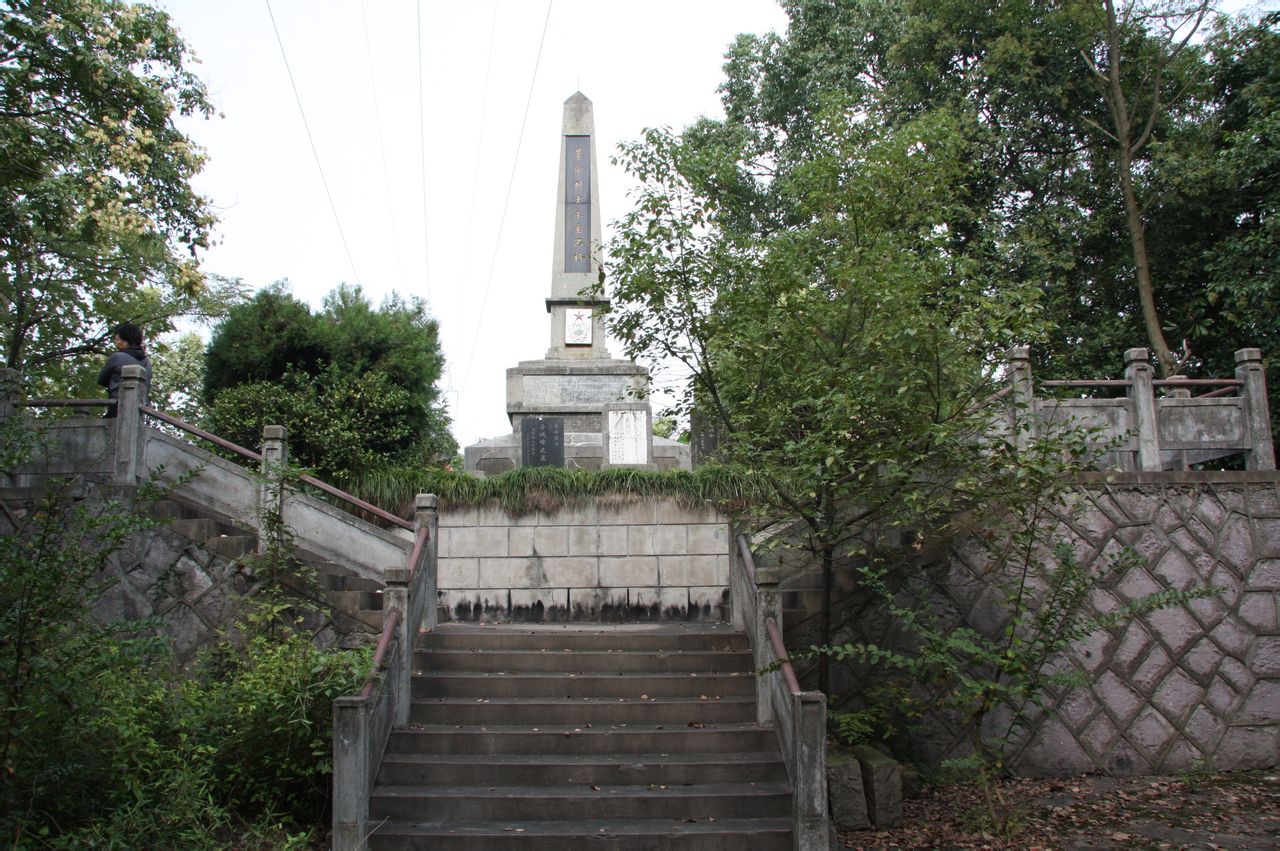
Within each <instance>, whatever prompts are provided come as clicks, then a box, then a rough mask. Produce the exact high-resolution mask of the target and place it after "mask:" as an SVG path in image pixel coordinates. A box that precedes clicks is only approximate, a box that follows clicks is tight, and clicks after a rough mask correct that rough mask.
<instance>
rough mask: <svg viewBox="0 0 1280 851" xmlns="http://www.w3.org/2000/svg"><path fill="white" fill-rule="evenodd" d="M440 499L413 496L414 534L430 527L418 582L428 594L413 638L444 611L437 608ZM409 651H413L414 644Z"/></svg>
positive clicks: (433, 624)
mask: <svg viewBox="0 0 1280 851" xmlns="http://www.w3.org/2000/svg"><path fill="white" fill-rule="evenodd" d="M439 504H440V500H439V498H438V497H437V496H436V495H435V494H433V493H420V494H417V495H416V496H414V498H413V508H414V511H413V524H414V534H415V535H416V534H417V533H418V532H419V530H422V529H426V530H427V546H426V553H425V554H424V555H425V557H424V558H423V561H422V564H421V565H420V567H419V568H418V569H420V570H425V571H426V572H427V573H426V575H425V576H423V577H422V580H421V581H419V582H418V583H417V584H418V593H419V594H423V595H425V596H426V599H425V600H423V601H422V606H421V609H422V623H420V624H414V625H413V630H412V631H411V632H410V633H409V638H410V640H412V639H413V638H414V637H415V636H416V635H417V632H418V629H419V628H420V627H426V628H427V629H432V628H434V627H435V626H436V624H437V623H439V621H440V613H439V611H438V610H437V608H438V600H437V599H436V579H437V576H436V573H437V570H438V566H439V564H440V561H439V557H440V540H439V534H440V511H439ZM408 652H412V645H410V647H409V650H408Z"/></svg>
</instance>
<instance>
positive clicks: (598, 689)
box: [413, 671, 755, 699]
mask: <svg viewBox="0 0 1280 851" xmlns="http://www.w3.org/2000/svg"><path fill="white" fill-rule="evenodd" d="M694 692H696V693H697V694H698V696H699V697H701V696H702V695H704V694H705V695H707V696H709V697H711V698H713V699H714V698H717V697H719V698H721V699H724V698H728V697H753V696H754V695H755V674H754V673H753V672H751V671H732V672H730V673H725V674H715V673H705V672H704V673H697V672H687V673H682V674H665V673H647V674H635V675H633V676H625V675H623V674H621V673H618V672H616V671H608V672H600V671H597V672H592V673H581V674H574V675H571V676H569V675H565V674H563V673H558V672H552V673H536V672H535V673H506V672H504V673H496V672H492V671H491V672H487V673H485V672H480V673H471V672H470V671H420V672H416V673H415V675H414V678H413V696H414V697H417V698H427V697H517V696H519V697H565V698H577V697H614V698H618V697H640V695H642V694H643V695H648V696H649V697H677V696H679V695H689V694H693V693H694Z"/></svg>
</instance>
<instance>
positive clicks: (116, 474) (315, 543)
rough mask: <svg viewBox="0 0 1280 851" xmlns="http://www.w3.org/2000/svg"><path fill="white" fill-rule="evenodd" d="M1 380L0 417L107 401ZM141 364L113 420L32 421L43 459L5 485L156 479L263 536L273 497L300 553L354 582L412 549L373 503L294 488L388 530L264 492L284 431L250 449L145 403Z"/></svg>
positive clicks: (397, 522)
mask: <svg viewBox="0 0 1280 851" xmlns="http://www.w3.org/2000/svg"><path fill="white" fill-rule="evenodd" d="M4 372H5V373H6V374H5V375H3V376H0V383H2V384H3V386H4V388H5V389H6V390H7V391H8V392H7V393H6V395H5V396H4V397H3V399H0V414H4V412H8V413H9V414H11V415H12V414H17V412H18V411H19V410H20V409H22V408H45V409H48V408H72V409H75V410H78V411H90V412H96V411H99V410H102V409H104V408H106V407H108V406H109V405H110V403H109V402H108V401H107V400H105V399H22V398H21V397H20V396H18V395H16V394H15V393H14V390H15V388H16V387H17V384H18V382H17V379H16V376H15V375H13V374H12V372H11V371H9V370H5V371H4ZM142 376H143V372H142V368H141V367H137V366H126V367H124V369H123V370H122V379H121V382H120V389H119V395H118V399H117V402H116V416H115V417H114V418H110V419H103V418H101V417H97V416H76V417H68V418H65V419H60V420H51V421H35V424H36V425H37V430H38V434H39V438H40V439H39V441H38V445H39V446H40V453H41V457H39V458H36V459H34V460H33V461H32V462H31V463H29V464H26V465H23V466H21V467H18V468H15V469H13V470H6V471H5V472H6V474H7V476H8V478H9V479H10V482H9V483H10V484H13V485H26V484H39V479H40V478H42V477H44V476H48V475H55V476H65V475H79V476H85V477H87V478H89V479H93V480H96V481H100V482H102V483H104V484H113V485H115V486H118V487H135V486H137V485H139V484H141V483H142V482H143V481H144V479H146V478H147V477H150V476H152V475H158V476H159V481H161V482H162V483H165V484H168V485H171V486H172V489H171V491H170V494H171V496H172V497H173V498H175V499H179V500H182V501H185V502H188V503H190V504H192V505H195V506H197V507H199V508H200V509H201V510H204V511H207V512H209V513H210V514H213V515H216V516H219V517H221V518H223V519H225V520H227V521H229V522H232V523H234V524H236V525H239V526H242V527H244V528H247V529H252V530H255V531H258V532H260V531H261V526H262V522H263V516H264V509H265V508H266V502H265V501H266V500H267V499H279V500H282V502H281V503H280V505H279V509H280V518H281V521H282V523H283V525H284V526H286V527H287V528H288V529H289V532H290V534H291V536H292V540H293V543H294V544H295V545H296V546H297V547H298V548H300V549H302V550H305V551H306V552H308V553H310V554H312V555H314V556H316V557H318V558H321V559H324V560H326V561H332V562H336V563H339V564H342V565H344V566H346V567H348V568H350V569H351V570H352V571H353V572H354V573H356V574H357V575H359V576H362V577H365V578H369V579H378V580H381V579H383V577H384V575H385V574H386V573H387V571H388V570H393V569H396V568H398V567H401V566H403V565H404V560H405V556H406V554H407V553H408V552H409V549H410V547H412V545H413V538H412V534H411V533H412V531H413V524H412V523H410V522H409V521H407V520H404V519H402V518H400V517H396V516H395V515H393V514H390V513H388V512H386V511H383V510H382V509H380V508H378V507H376V506H373V505H370V504H369V503H367V502H364V501H363V500H360V499H358V498H356V497H354V496H352V495H351V494H347V493H344V492H343V491H340V490H338V489H337V488H334V487H332V486H331V485H327V484H325V483H323V482H319V481H317V480H315V479H313V478H312V477H310V476H302V477H301V484H304V485H309V486H312V487H317V488H318V489H319V490H321V491H322V492H324V493H326V494H328V495H329V496H330V497H331V498H332V499H334V500H335V501H336V502H338V503H346V504H348V505H349V506H350V507H351V508H352V509H353V510H355V511H358V512H360V513H361V514H363V515H365V516H374V517H376V518H378V519H379V520H380V521H382V522H383V523H385V524H386V525H387V526H388V527H389V528H382V527H380V526H377V525H374V524H373V523H371V522H369V521H367V520H365V519H363V517H361V516H357V515H356V514H353V513H351V512H349V511H344V510H343V509H341V508H339V507H338V506H337V505H335V504H332V503H330V502H325V501H323V500H321V499H317V498H315V497H313V496H311V495H310V494H307V493H304V492H302V491H301V490H299V489H298V488H297V487H292V486H287V487H285V488H284V489H283V490H281V489H279V488H274V487H269V483H270V482H271V481H272V480H273V479H277V478H278V477H279V476H280V475H281V467H282V465H283V463H284V462H285V461H287V459H288V446H287V444H286V438H287V433H286V431H285V429H284V428H283V427H282V426H274V425H269V426H266V427H264V428H263V443H262V450H261V451H259V452H254V451H253V450H250V449H246V448H244V447H242V446H237V445H236V444H234V443H231V442H230V441H227V440H224V439H222V438H220V437H218V436H217V435H213V434H209V433H208V432H205V431H203V430H201V429H199V428H197V427H195V426H192V425H190V424H188V423H184V422H182V421H181V420H178V419H175V418H174V417H170V416H168V415H167V414H164V413H162V412H160V411H157V410H155V409H154V408H150V407H147V406H146V405H143V404H142V402H143V394H144V387H143V380H142ZM149 420H154V421H158V422H162V423H164V424H165V425H166V426H169V427H170V428H171V429H172V430H176V431H178V432H184V433H186V434H190V435H191V436H192V437H195V438H198V439H200V440H205V441H208V442H211V443H214V444H215V445H217V446H219V447H221V448H223V449H225V450H227V451H229V452H231V453H233V454H235V455H238V456H239V457H240V458H242V459H243V460H244V461H247V462H249V463H250V464H252V465H253V467H252V468H246V467H244V466H241V464H237V463H235V462H233V461H228V460H227V459H225V458H223V457H220V456H218V455H215V454H213V453H212V452H209V451H207V450H205V449H202V448H201V447H199V446H196V445H195V444H193V443H191V442H189V441H187V440H183V439H182V438H181V437H178V436H175V435H174V434H171V433H167V432H165V431H162V430H160V429H158V428H153V427H151V426H149V425H148V421H149Z"/></svg>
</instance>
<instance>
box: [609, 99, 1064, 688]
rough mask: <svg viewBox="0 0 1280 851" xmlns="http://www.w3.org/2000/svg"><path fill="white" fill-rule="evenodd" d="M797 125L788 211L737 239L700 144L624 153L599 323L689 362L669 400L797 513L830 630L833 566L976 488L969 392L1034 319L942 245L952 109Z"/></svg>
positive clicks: (954, 162)
mask: <svg viewBox="0 0 1280 851" xmlns="http://www.w3.org/2000/svg"><path fill="white" fill-rule="evenodd" d="M814 132H815V138H816V139H820V140H821V150H820V152H819V153H818V154H816V155H814V156H813V157H811V158H810V160H809V161H808V162H806V163H803V164H801V165H798V166H797V167H795V168H794V169H791V170H790V171H789V173H788V174H787V175H786V177H785V178H780V183H781V185H780V186H779V187H777V190H776V191H777V195H778V197H779V198H781V199H782V200H783V202H784V203H785V205H786V206H787V207H788V209H789V210H791V214H792V217H793V222H794V223H793V224H792V225H790V226H789V227H787V228H785V229H779V230H777V231H775V232H772V233H767V234H758V235H755V236H745V235H742V234H734V233H731V232H729V231H727V230H726V229H725V228H724V227H723V226H722V225H721V223H720V220H719V217H718V212H719V210H718V207H717V205H716V204H715V203H714V202H713V201H712V200H711V199H709V198H708V197H706V195H704V194H702V193H700V192H698V191H697V189H696V188H695V186H694V183H693V180H692V179H691V178H690V177H689V174H688V171H691V170H692V171H695V172H696V171H698V170H699V169H701V168H702V167H703V166H705V165H706V151H705V149H695V148H693V146H690V145H688V144H687V143H686V142H685V141H684V140H682V139H681V138H679V137H676V136H674V135H673V134H671V133H669V132H666V131H649V132H648V133H647V134H646V137H645V139H644V140H643V141H642V142H638V143H634V144H630V145H627V146H624V148H623V152H622V154H621V156H620V160H621V161H622V163H623V164H624V165H625V166H626V167H627V169H628V171H630V172H631V173H632V174H633V175H635V176H636V178H638V179H639V181H640V182H641V186H640V189H639V190H638V191H637V192H636V194H635V196H634V198H635V208H634V209H633V211H632V212H631V213H629V214H628V215H627V216H626V217H624V218H623V220H622V221H621V222H620V223H619V224H620V229H619V235H618V237H617V238H616V239H615V241H614V243H613V244H612V246H611V249H610V256H611V257H612V258H614V259H613V268H612V270H611V272H612V281H613V287H612V298H613V305H614V307H613V310H612V312H611V314H610V319H609V323H610V329H611V331H612V333H614V334H615V335H616V336H617V337H618V338H619V339H620V340H621V341H622V343H623V345H624V348H625V349H626V351H627V354H628V355H629V356H630V357H633V358H645V359H648V360H649V361H651V362H652V365H653V366H652V368H653V369H654V370H655V371H657V370H660V369H661V368H662V367H663V366H664V365H665V364H670V363H672V362H675V363H678V364H680V365H681V366H682V367H683V368H684V369H685V370H686V371H687V374H688V377H689V383H688V386H687V389H686V391H685V393H684V395H683V397H682V398H681V399H680V400H679V402H678V404H677V408H678V409H680V410H681V412H683V411H685V410H688V409H689V408H690V407H692V406H694V405H698V406H701V407H704V408H705V409H708V410H709V411H710V412H711V413H712V414H713V415H714V416H716V417H718V418H719V419H720V420H721V422H722V423H723V425H724V427H725V429H726V431H727V432H728V435H729V436H728V438H727V439H726V441H725V443H724V444H723V446H722V451H723V452H724V453H725V458H726V460H727V462H728V463H730V464H736V465H741V466H743V467H746V468H749V469H751V470H754V471H756V474H757V475H760V476H763V477H765V478H766V479H767V480H768V481H769V484H770V486H771V493H772V497H771V505H770V506H769V509H770V510H771V511H772V512H773V514H772V516H773V517H774V518H775V519H777V518H781V517H798V518H799V519H800V520H801V521H802V522H803V524H804V527H805V533H806V537H807V540H808V544H807V548H808V549H809V550H810V551H811V552H812V554H813V555H814V557H815V558H816V559H817V561H818V563H819V565H820V567H821V571H822V577H823V598H824V605H823V607H822V615H821V616H822V621H821V625H820V641H822V642H823V643H829V641H830V638H831V635H832V620H831V617H832V611H831V600H832V592H833V582H834V577H835V574H836V571H837V569H838V568H840V567H847V566H848V563H849V560H850V559H878V558H879V557H880V554H882V553H883V552H885V551H886V550H892V549H894V548H896V547H897V546H898V545H899V544H900V542H901V538H902V536H903V534H906V533H909V534H911V535H917V534H918V535H932V534H934V533H935V532H937V530H938V529H939V528H945V526H946V524H947V523H948V519H947V518H948V517H949V516H950V515H951V514H952V513H953V512H955V511H958V510H960V508H961V507H962V506H972V505H973V504H974V503H975V501H977V500H981V499H992V498H994V497H993V494H994V488H995V486H994V485H993V484H992V481H993V478H994V477H995V476H996V475H997V474H999V475H1001V476H1003V474H1004V473H1003V468H1001V467H1000V465H993V464H992V462H991V460H990V457H989V454H988V453H987V452H986V450H985V449H984V446H983V441H982V440H981V439H980V437H981V436H982V435H985V434H988V433H989V432H990V431H991V430H992V426H993V422H994V419H995V418H996V417H997V416H998V414H997V412H996V409H995V408H993V407H990V406H984V405H983V404H981V402H982V400H983V399H985V398H986V397H987V396H988V395H989V394H990V393H991V392H992V391H993V389H994V381H995V373H994V370H993V366H994V364H996V363H997V362H998V359H999V353H1000V352H1001V351H1002V350H1003V349H1004V348H1005V347H1007V346H1008V345H1009V344H1011V343H1013V342H1015V341H1021V340H1026V339H1028V338H1030V337H1033V336H1034V335H1035V334H1036V333H1037V330H1038V327H1039V326H1038V318H1037V315H1036V311H1035V307H1034V296H1035V293H1034V290H1033V288H1024V289H1023V291H1022V298H1019V297H1017V294H1016V293H1014V292H1013V291H1011V290H1005V291H1001V292H999V293H994V292H992V291H991V290H990V289H989V288H987V287H986V286H985V285H984V283H983V282H982V281H981V280H980V279H977V278H975V277H973V276H971V275H970V274H969V269H968V268H967V264H966V263H965V262H963V260H962V259H957V258H956V257H954V256H953V255H952V254H951V252H950V251H949V245H950V242H951V233H950V230H949V228H948V226H947V222H948V217H949V215H950V214H951V212H952V206H953V205H954V204H955V203H957V199H958V198H959V197H960V196H961V195H962V193H963V188H964V187H965V185H966V183H967V181H968V180H969V176H970V175H969V171H970V169H971V167H972V164H971V163H969V162H967V161H966V159H965V158H964V156H963V154H964V152H965V150H966V147H965V145H963V144H962V143H961V142H960V140H959V137H958V133H959V128H958V127H957V126H956V124H955V123H954V122H949V121H948V120H947V119H946V117H945V116H941V115H936V114H935V115H929V116H925V117H922V118H921V119H919V120H918V121H916V122H912V123H909V124H907V125H904V126H903V127H901V128H898V129H896V130H891V129H890V128H887V127H885V126H884V125H883V124H881V123H879V122H877V121H876V120H875V119H874V118H871V117H868V116H862V115H859V114H858V113H857V111H856V110H852V109H851V108H850V106H849V104H848V103H842V102H839V101H837V100H833V101H832V102H830V103H829V104H828V105H827V106H826V107H825V108H824V109H823V111H822V112H820V113H819V114H818V115H817V116H815V119H814ZM1010 481H1012V480H1010ZM1005 486H1010V487H1011V485H1009V484H1008V482H1006V483H1005ZM820 686H821V687H822V688H824V689H825V688H827V687H828V680H827V668H826V664H825V660H824V661H823V664H822V666H821V667H820Z"/></svg>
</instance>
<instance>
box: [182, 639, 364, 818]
mask: <svg viewBox="0 0 1280 851" xmlns="http://www.w3.org/2000/svg"><path fill="white" fill-rule="evenodd" d="M215 670H216V672H217V676H214V677H211V678H210V679H208V680H207V681H206V682H204V683H203V684H202V685H195V684H192V683H188V684H187V689H188V691H187V694H188V696H189V699H192V700H193V701H195V702H197V703H198V705H199V706H200V707H202V710H203V711H202V718H201V722H202V727H203V729H204V735H205V736H207V739H206V740H205V741H206V742H207V746H208V747H210V748H212V749H213V750H214V753H215V757H214V764H213V765H212V766H211V769H212V772H213V775H214V777H215V778H216V784H217V789H218V794H219V797H220V800H221V801H223V802H224V803H225V805H226V806H228V807H229V808H231V809H233V810H234V811H235V812H237V813H238V814H240V815H241V816H242V817H251V818H258V819H268V820H271V821H279V820H285V821H286V822H288V823H290V824H292V825H293V826H294V827H299V828H307V827H310V826H314V825H319V824H322V823H323V822H324V819H325V817H326V816H327V814H328V807H329V804H330V775H331V774H332V770H333V766H332V729H333V728H332V713H333V705H332V704H333V700H334V698H337V697H339V696H341V695H344V694H352V693H354V692H355V691H357V690H358V689H359V687H360V686H361V684H363V682H364V679H365V677H366V676H367V675H368V670H369V654H368V653H367V652H365V651H339V652H329V651H323V650H318V649H316V648H315V647H314V646H313V645H312V644H311V642H310V641H309V640H308V639H307V638H306V637H304V636H300V635H288V636H285V637H283V638H275V639H272V638H268V637H267V636H265V635H259V636H256V637H254V638H252V639H251V640H250V641H249V643H248V645H247V646H245V647H235V648H231V647H228V648H226V651H225V652H224V653H223V654H221V655H220V658H219V659H218V661H217V664H216V667H215Z"/></svg>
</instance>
